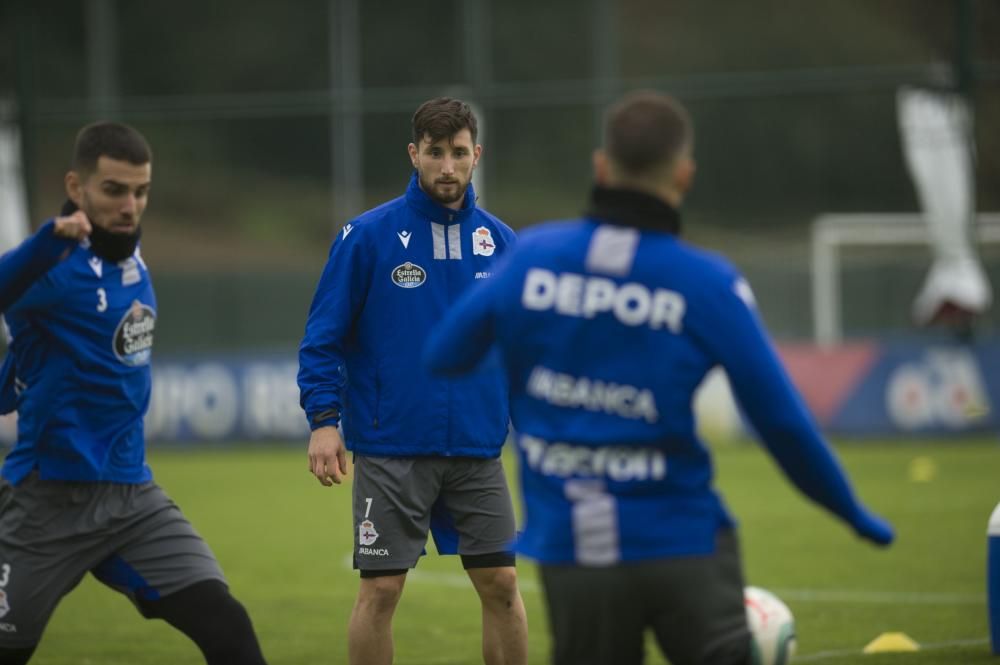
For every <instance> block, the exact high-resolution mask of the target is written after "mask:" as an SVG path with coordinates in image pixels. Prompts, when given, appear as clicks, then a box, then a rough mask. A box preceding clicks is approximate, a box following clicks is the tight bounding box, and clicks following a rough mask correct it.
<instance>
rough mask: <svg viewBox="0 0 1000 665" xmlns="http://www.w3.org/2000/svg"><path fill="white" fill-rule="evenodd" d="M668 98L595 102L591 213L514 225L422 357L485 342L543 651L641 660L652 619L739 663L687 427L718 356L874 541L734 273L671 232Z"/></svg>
mask: <svg viewBox="0 0 1000 665" xmlns="http://www.w3.org/2000/svg"><path fill="white" fill-rule="evenodd" d="M692 145H693V136H692V129H691V124H690V121H689V119H688V114H687V113H686V111H685V110H684V109H683V108H682V107H681V106H680V105H679V104H678V103H677V102H676V101H674V100H672V99H671V98H669V97H667V96H664V95H661V94H657V93H653V92H639V93H633V94H631V95H629V96H627V97H626V98H624V99H623V100H622V101H620V102H619V103H618V104H617V105H616V106H614V107H613V108H612V109H611V110H610V112H609V114H608V115H607V117H606V123H605V134H604V146H603V148H602V149H599V150H597V151H596V152H595V154H594V160H593V161H594V177H595V180H596V186H595V187H594V189H593V193H592V198H591V201H590V208H589V211H588V212H587V213H586V214H585V216H584V217H582V218H580V219H575V220H569V221H563V222H554V223H548V224H543V225H541V226H539V227H537V228H535V229H532V230H531V231H528V232H526V233H524V234H523V235H522V237H521V239H520V240H519V242H518V245H517V247H516V248H515V249H514V250H512V252H511V253H510V254H509V255H508V257H507V262H506V263H505V267H504V268H503V269H501V270H500V271H499V272H498V274H497V275H495V276H494V277H493V279H492V280H490V281H489V282H487V283H485V284H484V285H482V286H481V287H477V288H475V289H472V290H470V291H469V292H468V293H467V294H466V295H465V296H464V297H463V298H462V299H461V300H460V301H459V303H457V304H456V306H455V307H454V308H453V309H452V310H451V311H450V312H449V313H448V315H447V316H446V317H445V319H444V321H443V322H442V324H441V326H440V328H438V329H437V330H436V331H435V332H434V333H433V334H432V336H431V338H430V340H429V343H428V346H427V349H426V356H425V357H426V361H427V362H428V363H429V365H430V368H431V369H432V370H434V371H437V372H440V373H444V374H449V375H454V374H458V373H461V372H465V371H469V370H470V369H471V368H473V367H475V366H476V365H477V363H479V362H480V361H481V360H482V359H483V358H484V357H486V356H487V355H488V352H489V351H490V349H491V347H493V346H494V345H495V346H496V347H498V349H499V352H500V357H501V358H502V359H503V362H504V364H505V366H506V370H507V374H508V377H509V379H510V382H511V415H512V420H513V423H514V428H515V429H516V430H517V432H518V456H519V460H520V467H521V478H522V486H523V487H522V490H523V497H524V505H525V520H526V523H525V525H524V531H523V534H522V538H521V540H520V541H519V548H518V549H519V551H521V552H523V553H524V554H526V555H528V556H530V557H532V558H534V559H537V560H538V561H539V562H540V563H541V575H542V582H543V586H544V590H545V595H546V599H547V602H548V611H549V620H550V621H549V623H550V626H551V630H552V633H553V640H554V652H553V662H555V663H556V664H557V665H570V664H572V665H588V664H598V663H600V664H608V665H610V664H615V665H628V664H631V663H640V662H642V659H643V630H644V629H645V628H647V627H648V628H651V629H652V630H653V632H654V634H655V635H656V639H657V641H658V643H659V645H660V648H661V649H662V650H663V652H664V654H665V655H666V657H667V658H669V659H670V662H672V663H675V665H688V664H694V663H704V664H712V665H737V664H739V665H742V664H744V663H749V662H750V661H749V647H750V642H749V640H750V636H749V632H748V628H747V622H746V618H745V614H744V608H743V576H742V572H741V561H740V555H739V550H738V543H737V536H736V531H735V527H734V522H733V519H732V518H731V517H730V515H729V513H728V511H727V510H726V508H725V506H724V504H723V502H722V500H721V498H720V496H719V495H718V494H717V493H716V492H715V491H714V490H713V488H712V462H711V458H710V455H709V451H708V449H707V448H706V447H705V445H704V444H703V442H702V441H701V440H700V439H699V437H698V436H697V434H696V431H695V422H694V416H693V413H692V401H693V397H694V392H695V389H696V388H697V387H698V385H699V384H700V383H701V381H702V379H704V377H705V375H706V373H707V372H708V371H709V370H710V369H712V368H713V367H714V366H716V365H721V366H722V367H723V368H725V370H726V372H727V373H728V375H729V380H730V382H731V384H732V387H733V390H734V391H735V394H736V396H737V398H738V399H739V401H740V403H741V405H742V406H743V408H744V410H745V413H746V415H747V416H748V417H749V419H750V421H751V423H752V424H753V426H754V428H755V429H756V430H757V432H758V434H759V435H760V437H761V439H762V441H763V443H764V445H765V446H766V447H767V450H768V451H769V452H770V453H771V454H772V455H773V456H774V458H775V459H776V460H777V461H778V463H779V464H780V466H781V468H782V469H783V470H784V472H785V473H786V474H787V475H788V477H789V478H790V479H791V480H792V482H794V483H795V485H796V486H798V488H799V489H800V490H802V492H804V493H805V494H806V495H807V496H808V497H810V498H811V499H813V500H814V501H816V502H818V503H819V504H820V505H822V506H824V507H825V508H827V509H828V510H830V511H831V512H833V514H835V515H836V516H838V517H840V518H841V519H843V520H844V521H845V522H847V524H848V525H849V526H850V527H852V528H853V529H854V530H855V531H856V532H857V534H858V535H860V536H861V537H863V538H867V539H869V540H871V541H873V542H875V543H878V544H881V545H885V544H888V543H889V542H890V541H891V540H892V538H893V532H892V529H891V527H890V526H889V525H888V524H887V523H886V522H884V521H882V520H881V519H880V518H878V517H877V516H875V515H873V514H871V513H869V512H868V511H867V510H866V509H865V508H864V507H863V506H862V504H861V503H860V502H859V501H858V500H857V499H856V498H855V496H854V493H853V492H852V491H851V487H850V485H849V483H848V480H847V478H846V477H845V475H844V473H843V471H842V470H841V468H840V466H839V465H838V463H837V461H836V460H835V458H834V456H833V453H832V452H831V450H830V448H828V447H827V445H826V443H824V441H823V439H822V438H821V437H820V435H819V434H818V433H817V431H816V428H815V426H814V424H813V422H812V420H811V419H810V417H809V415H808V414H807V412H806V410H805V408H804V407H803V405H802V402H801V401H800V399H799V397H798V395H797V394H796V392H795V390H794V388H793V387H792V385H791V383H790V382H789V380H788V378H787V376H786V374H785V372H784V371H783V369H782V366H781V363H780V362H779V360H778V358H777V357H776V356H775V352H774V350H773V348H772V346H771V344H770V342H769V340H768V338H767V335H766V333H765V332H764V328H763V326H762V324H761V322H760V319H759V317H758V314H757V312H756V308H755V306H754V300H753V295H752V293H751V291H750V287H749V286H748V284H747V282H746V281H745V280H744V279H743V278H742V277H741V276H740V275H739V273H738V272H737V271H736V270H735V269H734V268H733V267H732V266H731V265H730V264H729V263H727V262H726V261H725V260H723V259H722V258H720V257H718V256H715V255H713V254H710V253H708V252H705V251H702V250H699V249H696V248H694V247H692V246H690V245H688V244H686V243H684V242H683V241H681V240H680V239H679V238H678V234H679V232H680V229H681V223H680V214H679V212H678V209H679V207H680V204H681V201H682V200H683V198H684V195H685V193H686V192H687V190H688V189H689V187H690V186H691V183H692V179H693V176H694V171H695V166H694V161H693V158H692Z"/></svg>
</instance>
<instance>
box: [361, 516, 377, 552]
mask: <svg viewBox="0 0 1000 665" xmlns="http://www.w3.org/2000/svg"><path fill="white" fill-rule="evenodd" d="M376 540H378V531H376V530H375V525H374V524H372V521H371V520H365V521H364V522H362V523H361V526H359V527H358V542H359V543H360V544H361V545H363V546H365V547H367V546H368V545H372V544H374V543H375V541H376Z"/></svg>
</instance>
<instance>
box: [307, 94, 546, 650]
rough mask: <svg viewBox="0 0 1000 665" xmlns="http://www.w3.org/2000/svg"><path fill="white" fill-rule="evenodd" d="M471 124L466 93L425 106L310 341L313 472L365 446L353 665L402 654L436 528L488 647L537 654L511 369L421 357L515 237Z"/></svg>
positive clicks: (331, 263)
mask: <svg viewBox="0 0 1000 665" xmlns="http://www.w3.org/2000/svg"><path fill="white" fill-rule="evenodd" d="M476 128H477V121H476V117H475V115H474V114H473V112H472V110H471V109H470V108H469V106H468V104H466V103H464V102H462V101H460V100H456V99H449V98H438V99H432V100H430V101H427V102H425V103H424V104H422V105H421V106H420V107H419V108H418V109H417V111H416V113H415V114H414V116H413V123H412V129H413V142H412V143H410V144H409V146H408V151H409V157H410V162H411V163H412V165H413V169H414V172H413V175H412V177H411V178H410V184H409V187H407V189H406V193H405V194H404V195H403V196H401V197H399V198H397V199H393V200H392V201H389V202H387V203H385V204H383V205H381V206H379V207H377V208H374V209H373V210H369V211H368V212H365V213H363V214H362V215H361V216H360V217H358V218H356V219H353V220H351V221H350V222H349V223H347V224H345V225H344V228H343V231H342V232H341V233H339V234H338V236H337V238H336V239H335V240H334V242H333V247H332V249H331V250H330V257H329V260H328V261H327V264H326V268H325V269H324V271H323V275H322V277H321V278H320V281H319V285H318V287H317V289H316V295H315V298H314V300H313V303H312V308H311V309H310V312H309V319H308V322H307V324H306V332H305V337H304V339H303V340H302V345H301V348H300V351H299V379H298V380H299V387H300V389H301V403H302V408H303V409H304V410H305V412H306V415H307V416H308V418H309V424H310V427H311V428H312V434H311V436H310V439H309V469H310V471H311V472H312V473H313V474H314V475H315V476H316V477H317V478H318V479H319V481H320V482H321V483H322V484H324V485H326V486H330V485H332V484H334V483H340V482H341V480H342V478H343V475H344V474H345V473H346V470H347V465H346V457H345V452H344V440H346V443H347V448H348V449H350V450H351V451H352V452H353V454H354V566H355V568H357V569H359V570H360V575H361V583H360V587H359V590H358V596H357V601H356V603H355V605H354V609H353V611H352V613H351V620H350V626H349V629H348V631H349V632H348V652H349V658H350V662H351V663H353V664H354V665H383V664H388V663H391V662H392V656H393V643H392V617H393V613H394V612H395V609H396V604H397V603H398V601H399V598H400V595H401V594H402V591H403V584H404V581H405V579H406V573H407V570H408V569H410V568H413V567H414V566H416V564H417V560H418V559H419V558H420V556H421V552H422V550H423V548H424V544H425V543H426V541H427V532H428V530H429V529H430V530H431V531H432V533H433V534H434V537H435V541H436V542H437V545H438V550H439V552H441V553H447V554H454V553H456V552H457V553H459V554H461V559H462V565H463V566H464V568H465V569H466V571H467V572H468V575H469V577H470V578H471V580H472V583H473V586H474V587H475V589H476V591H477V592H478V594H479V598H480V600H481V602H482V621H483V660H484V661H485V662H486V663H487V665H500V664H501V663H503V664H507V665H517V664H523V663H525V662H526V660H527V620H526V618H525V613H524V604H523V602H522V600H521V596H520V593H519V591H518V588H517V576H516V573H515V569H514V555H513V553H512V548H513V542H514V537H515V524H514V515H513V506H512V504H511V500H510V495H509V492H508V489H507V482H506V478H505V476H504V472H503V468H502V466H501V464H500V460H499V455H500V450H501V447H502V446H503V443H504V439H505V438H506V436H507V427H508V406H507V382H506V380H505V377H504V375H503V370H502V368H501V367H500V365H499V363H498V362H497V360H496V359H495V358H494V359H490V360H487V361H486V362H484V363H483V364H482V365H481V366H480V367H478V368H477V369H476V371H474V372H472V373H471V374H470V376H468V377H465V378H463V379H458V380H444V379H436V378H432V377H431V376H430V375H429V374H428V373H427V372H426V370H424V369H423V367H422V365H421V363H420V353H421V351H422V349H423V344H424V341H425V340H426V337H427V334H428V332H429V331H430V329H431V327H432V326H433V325H434V324H435V323H437V322H438V321H439V320H440V319H441V317H442V316H443V315H444V312H445V310H446V309H447V308H448V307H449V306H450V305H451V304H452V303H453V302H454V301H455V300H456V299H457V298H458V296H459V295H460V294H461V293H462V292H463V291H465V289H466V288H467V287H469V286H470V285H471V284H473V283H474V282H476V281H478V280H489V279H490V278H491V277H492V275H493V271H494V269H495V266H496V264H497V261H498V260H499V259H500V257H501V256H502V255H503V254H504V253H505V252H506V251H507V249H508V247H509V246H510V245H511V243H512V242H513V241H514V233H513V231H511V230H510V228H508V227H507V226H506V225H505V224H503V222H501V221H500V220H498V219H497V218H496V217H494V216H493V215H491V214H489V213H488V212H486V211H485V210H483V209H481V208H478V207H477V206H476V193H475V191H474V190H473V187H472V173H473V170H474V169H475V168H476V164H477V163H478V162H479V158H480V157H481V155H482V146H480V145H479V144H477V143H476ZM341 417H343V420H342V421H341ZM338 425H341V426H342V428H343V439H342V438H341V433H340V431H338ZM456 534H457V535H456ZM456 538H457V542H456Z"/></svg>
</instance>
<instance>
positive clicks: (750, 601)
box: [743, 586, 795, 665]
mask: <svg viewBox="0 0 1000 665" xmlns="http://www.w3.org/2000/svg"><path fill="white" fill-rule="evenodd" d="M743 605H744V607H746V610H747V623H748V624H749V625H750V633H751V635H752V639H751V643H750V651H751V656H752V662H753V664H754V665H788V663H790V662H792V656H794V655H795V618H794V617H793V616H792V612H791V610H789V609H788V606H787V605H785V604H784V603H783V602H781V599H780V598H778V597H777V596H775V595H774V594H773V593H771V592H770V591H768V590H766V589H761V588H759V587H754V586H748V587H747V588H746V589H744V590H743Z"/></svg>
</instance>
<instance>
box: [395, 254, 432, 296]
mask: <svg viewBox="0 0 1000 665" xmlns="http://www.w3.org/2000/svg"><path fill="white" fill-rule="evenodd" d="M426 281H427V271H426V270H424V269H423V268H421V267H420V266H418V265H417V264H416V263H411V262H409V261H407V262H406V263H404V264H403V265H399V266H396V267H395V268H393V269H392V283H393V284H395V285H396V286H398V287H400V288H403V289H415V288H417V287H418V286H421V285H422V284H423V283H424V282H426Z"/></svg>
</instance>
